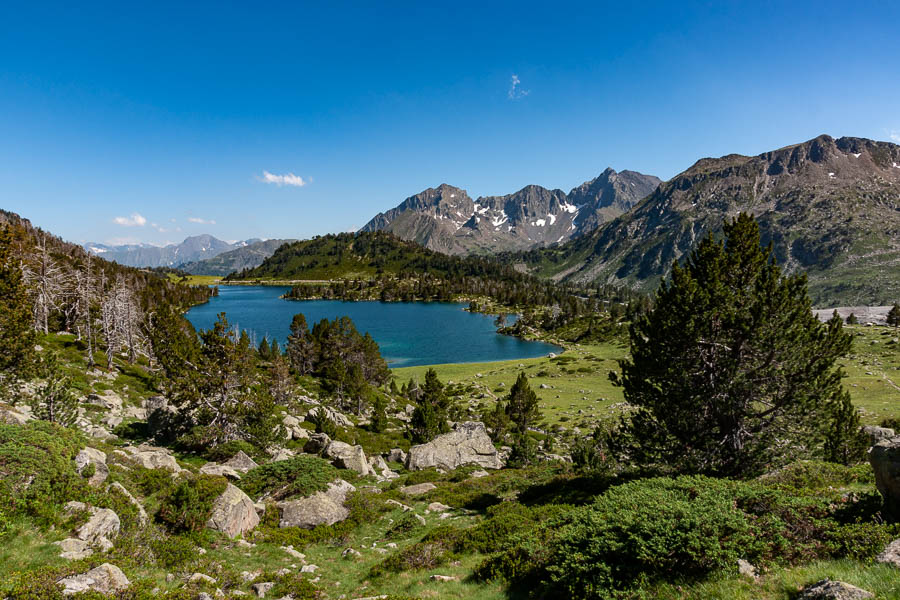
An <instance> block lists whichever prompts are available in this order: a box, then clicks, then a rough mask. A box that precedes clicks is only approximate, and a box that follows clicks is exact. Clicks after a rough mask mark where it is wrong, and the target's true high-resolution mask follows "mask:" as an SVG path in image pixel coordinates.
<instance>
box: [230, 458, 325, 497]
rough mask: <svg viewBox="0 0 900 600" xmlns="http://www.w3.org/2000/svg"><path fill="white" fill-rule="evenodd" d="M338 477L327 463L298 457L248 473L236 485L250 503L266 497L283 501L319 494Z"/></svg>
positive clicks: (317, 459)
mask: <svg viewBox="0 0 900 600" xmlns="http://www.w3.org/2000/svg"><path fill="white" fill-rule="evenodd" d="M340 476H341V473H340V472H339V471H338V470H337V469H336V468H334V467H332V466H331V465H330V464H328V462H327V461H325V460H322V459H321V458H318V457H315V456H309V455H301V456H296V457H294V458H290V459H288V460H279V461H277V462H273V463H269V464H267V465H262V466H260V467H256V468H255V469H251V470H250V471H248V472H247V474H246V475H244V476H243V477H242V478H241V481H240V482H239V484H238V485H239V486H240V487H241V489H243V490H244V492H246V493H247V495H248V496H250V497H251V498H253V499H256V498H259V497H261V496H265V497H266V498H271V499H273V500H283V499H286V498H291V497H294V496H310V495H312V494H314V493H315V492H321V491H323V490H325V489H326V488H327V487H328V484H329V483H330V482H332V481H334V480H335V479H338V478H339V477H340Z"/></svg>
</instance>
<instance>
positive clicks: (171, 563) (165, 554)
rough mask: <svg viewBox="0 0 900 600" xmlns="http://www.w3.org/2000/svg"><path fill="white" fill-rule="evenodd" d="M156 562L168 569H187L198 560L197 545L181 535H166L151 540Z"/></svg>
mask: <svg viewBox="0 0 900 600" xmlns="http://www.w3.org/2000/svg"><path fill="white" fill-rule="evenodd" d="M150 548H151V549H152V550H153V555H154V556H155V557H156V562H157V563H159V565H160V566H162V567H165V568H166V569H186V568H187V566H188V565H190V564H192V563H195V562H197V558H198V554H197V545H196V544H195V543H194V541H193V540H191V539H190V538H187V537H182V536H179V535H172V536H165V537H161V538H159V539H156V540H153V541H151V542H150Z"/></svg>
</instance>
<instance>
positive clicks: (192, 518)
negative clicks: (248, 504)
mask: <svg viewBox="0 0 900 600" xmlns="http://www.w3.org/2000/svg"><path fill="white" fill-rule="evenodd" d="M227 486H228V482H227V481H226V479H225V478H224V477H217V476H212V475H198V476H195V477H185V478H183V479H182V480H181V481H179V482H178V483H177V484H176V485H175V486H174V487H173V488H172V489H171V490H169V491H168V493H166V494H165V495H163V497H162V498H161V499H160V506H159V510H158V511H157V513H156V518H157V519H158V520H159V521H160V522H162V523H163V524H164V525H165V526H166V528H167V529H169V530H170V531H172V532H174V533H181V532H195V531H202V530H203V528H204V527H206V522H207V521H209V517H210V516H211V515H212V508H213V503H214V502H215V501H216V498H218V497H219V496H220V495H221V494H222V492H224V491H225V488H226V487H227Z"/></svg>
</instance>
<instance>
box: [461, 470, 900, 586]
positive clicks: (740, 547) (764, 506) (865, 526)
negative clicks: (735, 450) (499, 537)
mask: <svg viewBox="0 0 900 600" xmlns="http://www.w3.org/2000/svg"><path fill="white" fill-rule="evenodd" d="M860 477H865V475H864V474H863V473H861V469H860V468H858V467H854V468H846V467H841V466H838V465H823V464H822V463H809V464H807V465H806V466H803V467H799V468H793V467H792V469H790V470H785V471H782V472H780V473H779V474H776V475H775V476H773V477H772V478H771V479H767V481H765V482H760V481H754V482H739V481H729V480H722V479H711V478H707V477H702V476H690V477H678V478H675V479H668V478H655V479H644V480H638V481H633V482H631V483H625V484H621V485H619V486H616V487H612V488H610V489H609V490H608V491H606V492H605V493H603V494H602V495H600V496H599V497H597V498H596V500H594V502H593V503H591V504H589V505H587V506H584V507H579V508H575V509H571V510H569V511H566V512H561V513H559V514H557V515H555V516H553V517H551V518H550V519H548V520H547V521H546V522H545V523H544V524H543V525H541V526H539V527H537V528H534V529H531V530H525V531H522V533H521V534H520V535H518V536H516V537H515V538H511V539H509V541H508V543H506V544H505V545H504V547H503V548H502V551H501V553H500V554H497V555H495V556H493V557H491V558H489V559H487V560H486V561H485V562H484V563H483V564H482V565H481V566H480V567H479V568H478V569H477V570H476V574H477V575H478V576H479V577H481V578H485V579H493V578H505V579H507V580H509V581H511V582H512V584H513V588H514V589H521V590H527V591H528V592H529V593H530V594H532V596H533V597H541V598H614V597H615V598H618V597H623V596H629V595H631V594H633V593H634V592H635V590H636V589H637V588H639V587H644V586H645V585H648V584H653V583H654V582H656V581H660V580H662V581H669V582H682V581H684V582H689V581H691V580H696V579H702V578H704V577H707V576H708V575H710V574H712V573H714V572H717V571H719V572H726V573H733V572H735V571H736V569H737V559H738V558H744V559H747V560H749V561H751V562H753V563H754V564H763V565H765V564H767V563H779V564H799V563H806V562H809V561H812V560H817V559H829V558H841V557H849V558H854V559H860V560H865V559H868V558H871V557H872V556H874V555H875V554H876V553H878V552H880V551H881V549H882V548H883V547H884V544H885V543H887V542H888V541H890V540H891V539H893V537H895V536H896V535H897V533H898V532H900V527H898V526H897V525H885V524H883V523H881V520H880V518H879V515H878V512H877V511H878V508H879V506H880V505H879V503H878V502H877V500H878V499H877V495H876V494H867V495H862V496H860V497H859V499H854V498H852V497H851V499H849V500H848V499H846V497H845V496H844V494H843V492H841V491H840V490H834V489H833V486H835V485H841V484H842V483H843V482H855V481H857V480H858V478H860ZM798 483H799V484H800V485H801V486H802V487H795V486H794V484H798Z"/></svg>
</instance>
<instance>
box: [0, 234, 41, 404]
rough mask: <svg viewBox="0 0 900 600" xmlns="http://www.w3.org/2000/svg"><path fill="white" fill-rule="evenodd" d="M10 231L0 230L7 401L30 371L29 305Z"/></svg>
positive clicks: (1, 380) (0, 353)
mask: <svg viewBox="0 0 900 600" xmlns="http://www.w3.org/2000/svg"><path fill="white" fill-rule="evenodd" d="M13 243H14V239H13V232H12V231H11V230H10V229H9V228H8V227H5V226H4V227H3V228H2V229H0V299H2V300H0V400H11V399H13V397H14V396H15V393H16V391H17V390H18V385H19V382H20V381H23V380H27V379H30V378H31V377H32V375H33V374H34V367H35V365H36V354H35V351H34V343H35V334H34V327H33V325H32V314H31V312H32V308H31V303H30V302H29V300H28V290H27V289H26V287H25V283H24V280H23V277H22V267H21V265H20V261H19V259H18V258H17V257H16V254H15V251H14V248H13Z"/></svg>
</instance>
